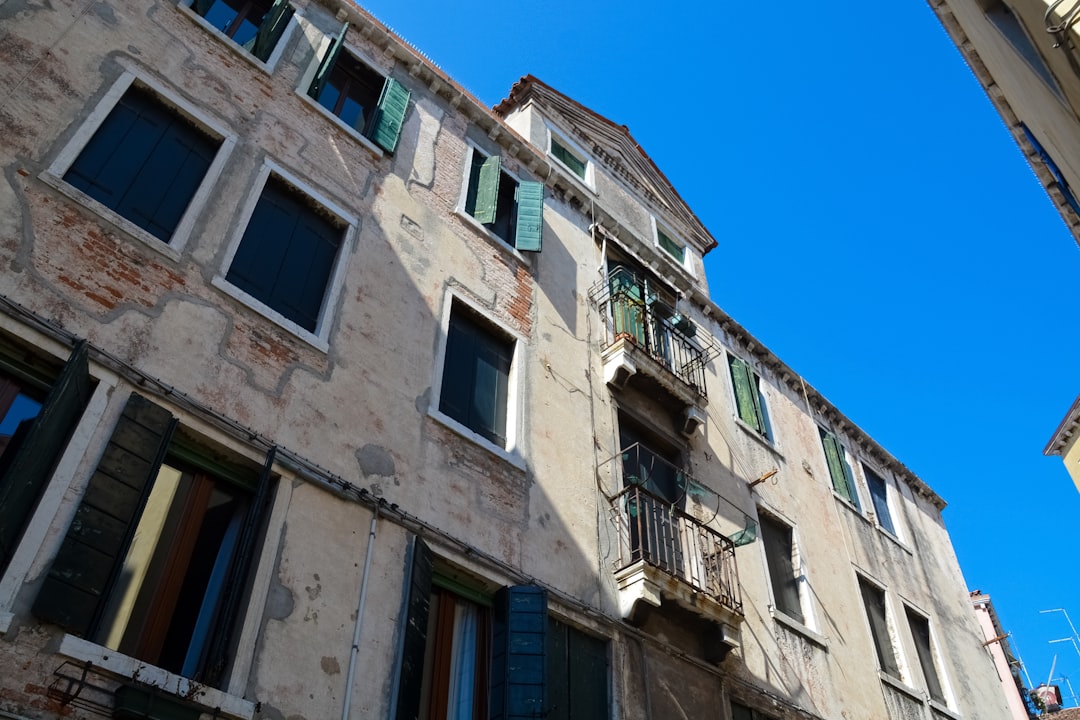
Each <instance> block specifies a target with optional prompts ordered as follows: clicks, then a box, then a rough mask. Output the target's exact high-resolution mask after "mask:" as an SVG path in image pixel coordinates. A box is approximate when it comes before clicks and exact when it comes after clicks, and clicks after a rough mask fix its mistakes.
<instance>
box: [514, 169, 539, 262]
mask: <svg viewBox="0 0 1080 720" xmlns="http://www.w3.org/2000/svg"><path fill="white" fill-rule="evenodd" d="M517 202H518V209H517V230H516V231H515V234H514V247H516V248H517V249H518V250H528V251H529V252H540V244H541V240H542V236H543V232H544V183H539V182H523V183H519V184H518V188H517Z"/></svg>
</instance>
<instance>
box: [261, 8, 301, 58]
mask: <svg viewBox="0 0 1080 720" xmlns="http://www.w3.org/2000/svg"><path fill="white" fill-rule="evenodd" d="M292 16H293V9H292V6H291V5H289V0H274V4H273V5H271V6H270V10H269V11H267V13H266V15H264V16H263V21H262V24H261V25H259V32H258V33H257V34H256V35H255V38H254V44H253V45H252V47H251V54H252V55H254V56H255V57H257V58H259V59H260V60H262V61H263V62H266V61H267V60H269V59H270V54H271V53H273V52H274V47H275V46H276V45H277V44H278V40H280V39H281V36H282V35H283V34H284V33H285V28H287V27H288V26H289V20H291V19H292Z"/></svg>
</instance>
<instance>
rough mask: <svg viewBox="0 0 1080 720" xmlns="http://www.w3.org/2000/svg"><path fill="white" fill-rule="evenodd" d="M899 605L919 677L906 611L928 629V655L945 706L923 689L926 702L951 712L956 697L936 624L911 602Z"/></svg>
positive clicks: (905, 600)
mask: <svg viewBox="0 0 1080 720" xmlns="http://www.w3.org/2000/svg"><path fill="white" fill-rule="evenodd" d="M900 602H901V605H902V606H903V608H904V624H905V625H907V626H908V638H909V639H910V640H911V643H912V651H913V654H912V658H913V659H914V661H915V664H918V666H919V672H920V675H923V674H924V673H922V662H921V661H920V660H919V648H918V647H916V646H915V635H914V633H913V632H912V631H911V624H910V622H909V621H908V611H910V612H911V613H912V614H914V615H918V616H919V617H921V618H922V619H923V620H925V621H926V626H927V627H928V628H929V629H930V654H931V655H932V656H933V662H934V669H935V670H936V671H937V678H938V684H939V685H941V694H942V695H944V696H945V704H944V705H942V703H941V702H939V701H937V700H934V699H933V698H931V697H930V691H929V690H925V689H924V691H923V692H924V693H925V695H926V701H927V702H928V703H930V705H931V706H932V707H934V708H937V709H942V708H943V709H945V710H949V711H951V710H952V708H954V707H956V695H955V694H954V693H953V688H952V683H951V682H950V681H949V674H948V673H947V672H945V658H944V656H943V655H942V654H941V642H940V639H939V637H938V633H937V627H936V623H934V622H933V621H932V619H931V617H930V614H929V613H927V612H924V611H923V610H922V609H921V608H920V607H919V606H918V605H916V604H915V603H913V602H911V601H910V600H908V599H907V598H904V597H901V598H900ZM923 682H924V683H925V682H926V678H925V677H923Z"/></svg>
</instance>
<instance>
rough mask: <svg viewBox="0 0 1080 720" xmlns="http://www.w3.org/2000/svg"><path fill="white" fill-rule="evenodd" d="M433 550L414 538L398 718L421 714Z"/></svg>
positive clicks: (412, 719)
mask: <svg viewBox="0 0 1080 720" xmlns="http://www.w3.org/2000/svg"><path fill="white" fill-rule="evenodd" d="M432 572H433V563H432V556H431V550H430V549H429V548H428V546H427V544H426V543H424V541H423V540H421V539H420V538H419V537H414V538H413V545H412V563H411V566H410V568H409V577H408V586H407V588H406V590H407V593H408V595H407V597H406V599H405V629H404V633H403V638H402V647H401V669H400V673H399V675H398V694H397V712H396V713H395V715H394V718H395V720H417V718H419V717H420V691H421V688H422V687H423V684H424V655H425V653H426V651H427V631H428V616H429V615H430V613H431V577H432Z"/></svg>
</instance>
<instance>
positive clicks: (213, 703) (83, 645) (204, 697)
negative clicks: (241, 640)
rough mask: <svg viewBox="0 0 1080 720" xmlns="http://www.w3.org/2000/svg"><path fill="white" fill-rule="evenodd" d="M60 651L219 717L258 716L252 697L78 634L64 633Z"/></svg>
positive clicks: (246, 718)
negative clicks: (146, 661) (162, 667)
mask: <svg viewBox="0 0 1080 720" xmlns="http://www.w3.org/2000/svg"><path fill="white" fill-rule="evenodd" d="M58 653H59V654H60V655H64V656H65V657H69V658H71V659H72V660H78V661H80V662H89V663H92V664H93V665H94V667H95V668H97V669H99V670H103V671H105V672H106V673H108V674H110V675H113V676H115V677H119V678H125V679H128V680H138V682H140V683H142V684H144V685H149V686H150V687H153V688H156V689H158V690H162V691H164V692H167V693H170V694H172V695H176V696H177V697H181V698H183V699H184V700H187V701H188V702H193V703H196V704H198V705H201V706H202V707H204V708H205V709H206V710H207V711H208V712H215V711H216V712H217V714H216V715H215V717H221V716H225V717H229V718H235V719H236V720H251V719H252V718H253V717H254V716H255V707H256V704H255V703H253V702H251V701H250V700H245V699H244V698H241V697H237V696H235V695H229V694H228V693H226V692H222V691H221V690H217V689H215V688H212V687H208V686H206V685H203V684H202V683H197V682H195V681H194V680H189V679H188V678H185V677H181V676H180V675H177V674H175V673H171V672H168V671H167V670H162V669H161V668H159V667H155V666H153V665H148V664H146V663H144V662H142V661H141V660H136V659H135V658H132V657H128V656H127V655H122V654H120V653H118V652H115V651H113V650H109V649H108V648H105V647H102V646H101V645H97V644H96V643H92V642H89V641H88V640H83V639H82V638H78V637H75V636H74V635H64V638H63V640H61V642H60V649H59V651H58Z"/></svg>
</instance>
